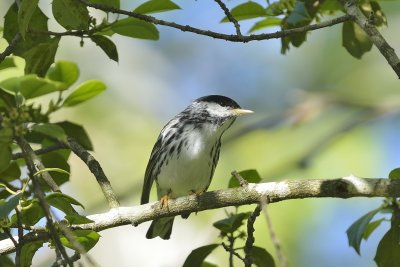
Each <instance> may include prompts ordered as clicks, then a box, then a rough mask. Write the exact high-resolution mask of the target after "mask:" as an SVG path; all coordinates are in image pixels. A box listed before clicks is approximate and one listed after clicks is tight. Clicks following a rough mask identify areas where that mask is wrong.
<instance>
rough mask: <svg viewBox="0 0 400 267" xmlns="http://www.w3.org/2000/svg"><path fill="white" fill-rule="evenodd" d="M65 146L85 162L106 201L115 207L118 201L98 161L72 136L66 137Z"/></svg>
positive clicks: (111, 206)
mask: <svg viewBox="0 0 400 267" xmlns="http://www.w3.org/2000/svg"><path fill="white" fill-rule="evenodd" d="M65 146H66V147H67V148H69V149H71V150H72V152H74V153H75V155H77V156H78V157H79V158H80V159H81V160H82V161H83V162H85V164H86V165H87V166H88V168H89V170H90V171H91V172H92V173H93V175H94V176H95V177H96V180H97V182H98V183H99V185H100V188H101V190H102V191H103V194H104V196H105V198H106V200H107V201H108V205H109V206H110V208H116V207H118V206H119V201H118V199H117V196H116V195H115V194H114V191H113V189H112V187H111V183H110V181H109V180H108V178H107V176H106V175H105V173H104V171H103V169H102V168H101V166H100V163H99V162H98V161H97V160H96V159H95V158H94V157H93V156H92V155H91V154H90V153H89V152H87V151H86V150H85V149H84V148H83V147H82V146H81V145H80V144H78V143H77V142H76V141H75V140H74V139H73V138H68V141H67V142H66V143H65Z"/></svg>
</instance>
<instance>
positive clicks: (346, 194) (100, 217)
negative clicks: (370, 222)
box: [0, 175, 400, 254]
mask: <svg viewBox="0 0 400 267" xmlns="http://www.w3.org/2000/svg"><path fill="white" fill-rule="evenodd" d="M266 196H268V200H269V202H268V203H275V202H279V201H284V200H289V199H304V198H326V197H329V198H332V197H333V198H344V199H346V198H351V197H400V180H389V179H387V178H376V179H371V178H360V177H356V176H353V175H350V176H348V177H343V178H338V179H299V180H287V181H281V182H269V183H260V184H253V183H249V185H248V186H247V187H243V188H242V187H237V188H230V189H225V190H218V191H211V192H205V193H203V194H201V195H200V196H196V195H192V196H186V197H179V198H176V199H170V200H169V202H168V207H169V211H168V210H167V209H162V210H160V209H159V207H160V203H159V202H154V203H148V204H144V205H139V206H133V207H119V208H115V209H111V210H110V211H107V212H104V213H100V214H94V215H89V216H88V218H89V219H90V220H92V221H93V222H92V223H87V224H77V225H71V227H70V228H71V229H72V230H78V229H79V230H93V231H96V232H99V231H102V230H106V229H109V228H115V227H118V226H122V225H131V224H134V225H139V224H141V223H143V222H147V221H152V220H154V219H158V218H164V217H170V216H177V215H180V214H185V213H193V212H198V211H202V210H211V209H218V208H223V207H229V206H241V205H247V204H259V203H261V202H262V201H265V197H266ZM263 199H264V200H263ZM36 234H37V235H38V237H37V239H35V237H34V236H33V237H32V236H27V235H25V236H24V239H25V240H26V242H29V241H34V240H38V239H40V240H43V239H46V238H48V234H47V233H46V232H40V231H38V232H37V233H36ZM14 251H15V247H14V245H13V243H12V242H11V241H10V240H8V239H6V240H2V241H0V254H7V253H11V252H14Z"/></svg>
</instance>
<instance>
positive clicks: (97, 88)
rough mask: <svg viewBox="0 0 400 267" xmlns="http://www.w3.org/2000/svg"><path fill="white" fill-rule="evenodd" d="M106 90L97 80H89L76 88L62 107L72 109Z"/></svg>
mask: <svg viewBox="0 0 400 267" xmlns="http://www.w3.org/2000/svg"><path fill="white" fill-rule="evenodd" d="M104 90H106V85H105V84H104V83H103V82H101V81H98V80H89V81H86V82H84V83H82V84H80V85H79V86H78V88H76V89H75V91H74V92H72V93H71V94H70V95H69V96H68V97H67V98H66V99H65V101H64V103H63V106H65V107H72V106H75V105H78V104H80V103H82V102H85V101H87V100H89V99H91V98H93V97H95V96H97V95H98V94H100V93H102V92H103V91H104Z"/></svg>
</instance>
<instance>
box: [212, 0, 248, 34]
mask: <svg viewBox="0 0 400 267" xmlns="http://www.w3.org/2000/svg"><path fill="white" fill-rule="evenodd" d="M215 2H217V4H218V5H219V6H220V7H221V9H222V10H223V11H224V13H225V15H226V17H227V18H228V19H229V21H230V22H232V23H233V25H234V26H235V29H236V34H237V35H239V36H242V33H241V32H240V25H239V22H238V21H237V20H236V19H235V18H234V17H233V16H232V14H231V12H230V11H229V9H228V8H227V7H226V5H225V4H224V2H222V1H221V0H215Z"/></svg>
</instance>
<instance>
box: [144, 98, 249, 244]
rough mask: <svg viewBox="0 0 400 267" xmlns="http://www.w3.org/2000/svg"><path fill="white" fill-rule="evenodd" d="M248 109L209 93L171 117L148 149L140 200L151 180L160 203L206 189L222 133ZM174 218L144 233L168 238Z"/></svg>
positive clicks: (146, 199) (158, 221) (146, 196)
mask: <svg viewBox="0 0 400 267" xmlns="http://www.w3.org/2000/svg"><path fill="white" fill-rule="evenodd" d="M250 113H253V111H251V110H245V109H241V108H240V106H239V105H238V104H237V103H236V102H235V101H233V100H232V99H230V98H228V97H226V96H221V95H209V96H204V97H201V98H199V99H196V100H195V101H193V103H192V104H190V105H189V106H188V107H187V108H186V109H185V110H184V111H182V112H181V113H179V114H178V115H176V116H175V117H174V118H173V119H172V120H170V121H169V122H168V123H167V124H166V125H165V126H164V128H163V129H162V130H161V133H160V135H159V137H158V139H157V142H156V144H155V145H154V147H153V150H152V152H151V155H150V160H149V163H148V164H147V168H146V173H145V177H144V184H143V190H142V198H141V204H144V203H148V202H149V195H150V189H151V186H152V184H153V182H154V181H155V182H156V184H157V194H158V199H160V200H161V203H162V204H161V205H162V206H163V205H164V204H166V205H168V199H169V198H177V197H180V196H187V195H190V194H201V193H203V192H205V191H206V190H207V188H208V186H209V185H210V183H211V178H212V177H213V174H214V170H215V167H216V166H217V163H218V158H219V150H220V147H221V136H222V134H223V133H224V132H225V131H226V130H227V129H228V128H229V127H230V126H231V125H232V123H233V122H234V121H235V119H236V117H238V116H240V115H243V114H250ZM167 207H168V206H167ZM188 216H189V214H187V215H183V216H182V217H186V218H187V217H188ZM173 222H174V217H166V218H160V219H156V220H154V221H153V222H152V224H151V226H150V228H149V230H148V231H147V234H146V237H147V238H154V237H156V236H159V237H161V238H162V239H169V238H170V236H171V231H172V224H173Z"/></svg>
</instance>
